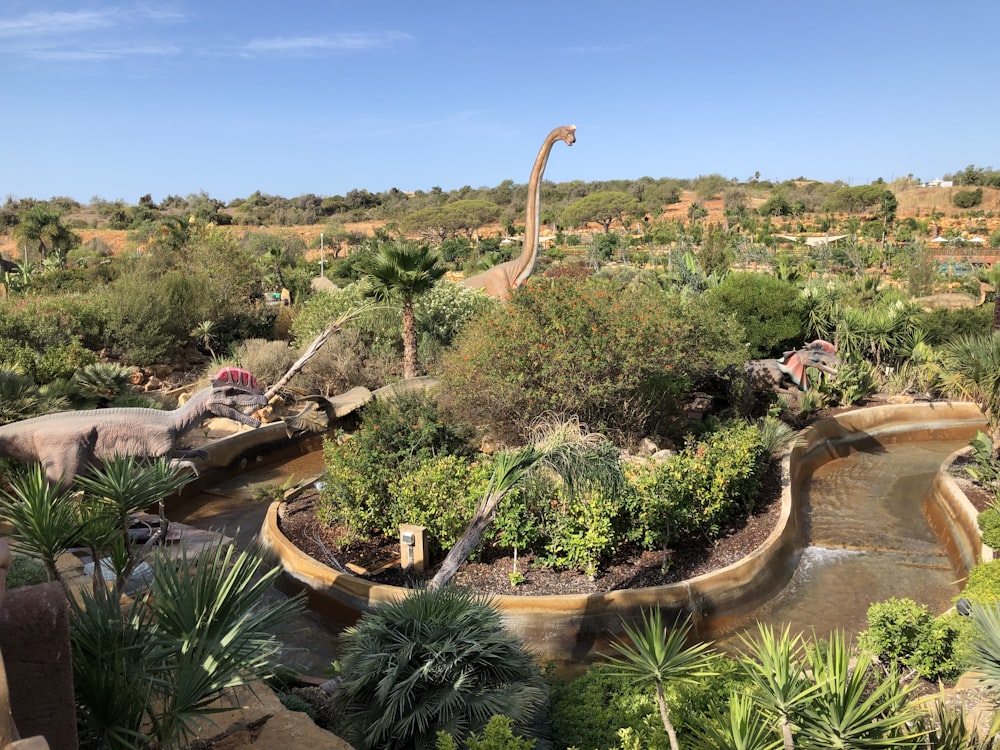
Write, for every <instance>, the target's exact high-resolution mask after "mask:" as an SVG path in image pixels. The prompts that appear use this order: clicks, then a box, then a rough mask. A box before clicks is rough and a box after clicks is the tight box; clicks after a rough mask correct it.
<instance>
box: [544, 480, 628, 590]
mask: <svg viewBox="0 0 1000 750" xmlns="http://www.w3.org/2000/svg"><path fill="white" fill-rule="evenodd" d="M542 507H545V506H542ZM546 510H547V512H546V514H545V515H546V518H545V519H544V528H545V529H546V534H545V536H546V539H545V545H544V556H543V557H542V559H541V562H542V563H543V564H545V565H551V566H554V567H557V568H568V569H571V570H580V571H582V572H584V573H586V574H587V575H588V576H590V577H594V576H595V575H597V571H598V568H599V567H600V564H601V563H602V562H603V561H604V560H606V559H607V558H609V557H610V556H611V554H612V553H613V552H614V551H615V550H616V549H617V548H618V547H619V546H620V545H621V544H622V543H623V541H624V537H623V535H622V534H620V533H619V531H620V529H619V528H616V527H617V526H620V525H621V520H620V519H621V517H622V515H623V513H624V510H625V509H624V505H623V503H622V500H621V498H619V497H613V496H609V495H607V494H602V493H600V492H596V491H592V492H576V493H573V494H569V493H567V492H566V491H565V490H562V489H559V490H554V491H553V495H552V498H551V500H550V503H549V505H548V506H547V508H546Z"/></svg>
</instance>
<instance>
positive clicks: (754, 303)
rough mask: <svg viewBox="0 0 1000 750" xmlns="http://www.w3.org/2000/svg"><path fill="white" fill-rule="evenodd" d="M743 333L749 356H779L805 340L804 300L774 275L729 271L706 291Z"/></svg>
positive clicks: (796, 289) (789, 285)
mask: <svg viewBox="0 0 1000 750" xmlns="http://www.w3.org/2000/svg"><path fill="white" fill-rule="evenodd" d="M705 295H706V297H707V298H708V299H710V300H711V301H712V302H714V303H715V304H717V306H718V308H719V310H720V312H721V313H723V314H726V313H728V314H730V315H733V316H735V318H736V320H737V321H738V322H739V323H740V324H741V325H742V326H743V329H744V331H745V332H746V341H747V345H748V351H747V355H748V357H749V358H750V359H756V358H760V357H770V356H775V357H778V356H781V354H782V353H783V352H786V351H788V350H790V349H794V348H797V347H798V346H800V345H801V344H802V342H803V341H804V339H805V334H806V330H805V329H806V326H805V300H804V299H803V297H802V293H801V292H800V291H799V290H798V288H797V287H795V286H794V285H792V284H790V283H788V282H786V281H782V280H780V279H778V278H776V277H774V276H766V275H764V274H759V273H739V272H732V273H729V274H727V275H726V278H724V279H723V280H722V281H721V282H720V283H719V284H718V286H715V287H713V288H711V289H709V290H707V291H706V292H705Z"/></svg>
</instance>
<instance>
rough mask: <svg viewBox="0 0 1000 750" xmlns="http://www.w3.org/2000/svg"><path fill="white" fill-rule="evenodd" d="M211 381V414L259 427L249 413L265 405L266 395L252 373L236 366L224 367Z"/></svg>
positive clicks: (209, 403)
mask: <svg viewBox="0 0 1000 750" xmlns="http://www.w3.org/2000/svg"><path fill="white" fill-rule="evenodd" d="M211 382H212V393H211V395H210V397H209V400H208V408H209V410H210V411H211V412H212V413H213V414H215V415H216V416H218V417H226V418H227V419H232V420H235V421H236V422H239V423H241V424H245V425H249V426H250V427H260V421H259V420H257V419H254V418H253V417H251V416H250V415H251V414H253V413H254V412H255V411H257V410H258V409H262V408H264V407H265V406H267V397H266V396H265V395H264V392H263V391H262V390H261V389H260V386H259V385H257V379H256V378H255V377H254V376H253V375H252V374H250V373H249V372H247V371H246V370H242V369H240V368H238V367H224V368H222V369H221V370H219V372H218V373H216V375H215V377H213V378H211Z"/></svg>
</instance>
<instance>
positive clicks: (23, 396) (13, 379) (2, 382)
mask: <svg viewBox="0 0 1000 750" xmlns="http://www.w3.org/2000/svg"><path fill="white" fill-rule="evenodd" d="M44 411H45V399H44V398H43V397H42V394H41V393H40V392H39V390H38V386H37V385H36V384H35V381H34V380H32V379H31V378H29V377H28V376H27V375H22V374H21V373H19V372H15V371H14V370H9V369H0V424H7V423H8V422H17V421H18V420H21V419H28V418H29V417H37V416H38V415H39V414H42V413H44Z"/></svg>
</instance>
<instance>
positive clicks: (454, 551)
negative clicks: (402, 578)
mask: <svg viewBox="0 0 1000 750" xmlns="http://www.w3.org/2000/svg"><path fill="white" fill-rule="evenodd" d="M506 494H507V493H506V492H503V493H500V494H496V493H494V494H491V495H488V496H487V497H486V498H485V500H484V502H483V504H482V506H481V507H480V508H477V509H476V515H474V516H473V517H472V520H471V521H469V525H468V526H467V527H466V529H465V533H463V534H462V536H461V537H460V538H459V540H458V541H457V542H455V546H454V547H452V548H451V550H450V551H449V552H448V555H447V556H446V557H445V558H444V562H443V563H441V567H440V568H439V569H438V572H437V573H436V574H435V575H434V578H432V579H431V582H430V583H428V584H427V588H428V589H430V590H431V591H436V590H437V589H440V588H443V587H444V586H447V585H448V583H450V582H451V579H452V578H454V577H455V573H457V572H458V569H459V568H460V567H462V563H464V562H465V561H466V560H467V559H468V557H469V555H471V554H472V553H473V552H475V551H476V549H477V548H478V547H479V542H480V540H482V538H483V534H484V533H485V532H486V529H488V528H489V526H490V524H491V523H493V517H494V516H495V515H496V512H497V505H499V504H500V501H501V500H503V498H504V495H506Z"/></svg>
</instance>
